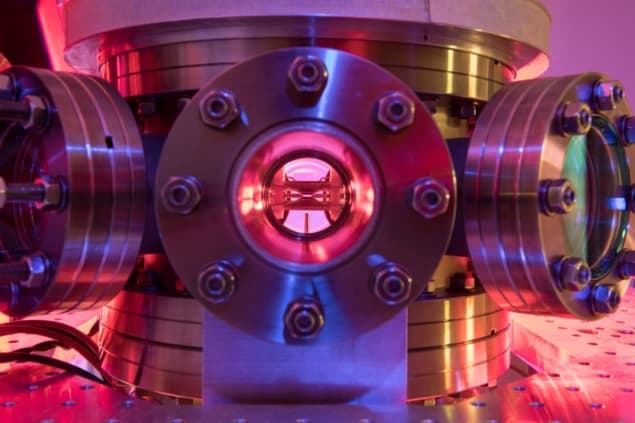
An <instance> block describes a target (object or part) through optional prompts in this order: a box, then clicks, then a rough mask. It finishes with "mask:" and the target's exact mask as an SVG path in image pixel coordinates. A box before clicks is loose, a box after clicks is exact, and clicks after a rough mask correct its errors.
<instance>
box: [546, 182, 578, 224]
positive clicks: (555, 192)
mask: <svg viewBox="0 0 635 423" xmlns="http://www.w3.org/2000/svg"><path fill="white" fill-rule="evenodd" d="M539 197H540V208H541V210H542V212H543V213H545V214H547V215H552V214H567V213H569V212H570V211H571V210H572V209H573V206H574V205H575V201H576V193H575V189H574V187H573V184H572V183H571V182H570V181H569V180H567V179H556V180H551V179H549V180H545V181H542V182H541V183H540V195H539Z"/></svg>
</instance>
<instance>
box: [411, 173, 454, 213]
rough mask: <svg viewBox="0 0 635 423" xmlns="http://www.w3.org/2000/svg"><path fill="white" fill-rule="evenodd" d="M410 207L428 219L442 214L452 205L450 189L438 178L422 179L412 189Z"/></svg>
mask: <svg viewBox="0 0 635 423" xmlns="http://www.w3.org/2000/svg"><path fill="white" fill-rule="evenodd" d="M410 207H412V209H413V210H414V211H416V212H417V213H419V214H420V215H421V216H423V217H425V218H426V219H433V218H435V217H437V216H441V215H442V214H444V213H445V212H447V211H448V208H449V207H450V191H448V189H447V188H446V187H445V186H444V185H443V184H442V183H440V182H439V181H437V180H436V179H433V178H423V179H420V180H418V181H417V182H415V183H414V185H413V186H412V188H411V189H410Z"/></svg>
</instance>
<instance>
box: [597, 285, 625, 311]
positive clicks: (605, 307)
mask: <svg viewBox="0 0 635 423" xmlns="http://www.w3.org/2000/svg"><path fill="white" fill-rule="evenodd" d="M621 301H622V297H621V295H620V292H619V290H618V289H617V287H616V286H615V285H606V284H600V285H596V286H595V287H594V288H593V293H592V296H591V309H592V310H593V311H594V312H595V313H596V314H611V313H615V312H616V311H617V309H618V308H619V306H620V302H621Z"/></svg>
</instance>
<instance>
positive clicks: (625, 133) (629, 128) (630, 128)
mask: <svg viewBox="0 0 635 423" xmlns="http://www.w3.org/2000/svg"><path fill="white" fill-rule="evenodd" d="M621 126H622V128H621V130H622V139H623V140H624V142H625V143H626V144H635V116H624V117H622V125H621Z"/></svg>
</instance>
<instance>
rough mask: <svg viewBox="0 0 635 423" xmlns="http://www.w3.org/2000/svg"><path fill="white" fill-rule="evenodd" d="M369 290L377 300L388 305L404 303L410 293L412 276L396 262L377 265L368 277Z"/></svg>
mask: <svg viewBox="0 0 635 423" xmlns="http://www.w3.org/2000/svg"><path fill="white" fill-rule="evenodd" d="M370 287H371V291H372V292H373V294H374V295H375V297H377V299H378V300H379V301H381V302H382V303H384V304H386V305H389V306H398V305H402V304H404V303H406V302H407V301H408V300H409V299H410V295H411V293H412V277H411V276H410V274H408V272H407V271H406V270H405V269H404V268H403V267H401V266H400V265H398V264H396V263H390V262H388V263H384V264H382V265H379V266H378V267H377V268H376V269H375V271H374V272H373V274H372V275H371V278H370Z"/></svg>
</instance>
